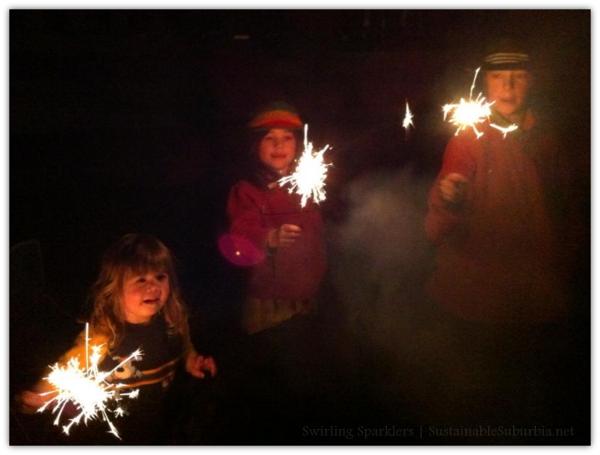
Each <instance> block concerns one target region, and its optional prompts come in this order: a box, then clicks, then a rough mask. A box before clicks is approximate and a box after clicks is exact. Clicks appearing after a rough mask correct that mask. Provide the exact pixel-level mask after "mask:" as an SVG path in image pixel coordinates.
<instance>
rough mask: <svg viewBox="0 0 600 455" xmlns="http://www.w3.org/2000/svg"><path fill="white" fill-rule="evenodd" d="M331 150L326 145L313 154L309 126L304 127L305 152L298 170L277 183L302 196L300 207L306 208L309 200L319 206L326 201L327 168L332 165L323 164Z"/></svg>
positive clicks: (297, 167)
mask: <svg viewBox="0 0 600 455" xmlns="http://www.w3.org/2000/svg"><path fill="white" fill-rule="evenodd" d="M327 149H329V145H326V146H325V147H323V148H322V149H321V150H319V151H318V152H313V144H312V142H308V125H304V151H303V152H302V155H301V156H300V159H299V160H298V164H297V166H296V170H295V172H294V173H293V174H291V175H288V176H286V177H283V178H281V179H279V180H278V181H277V183H279V186H284V185H286V184H288V183H289V184H290V188H289V192H290V193H292V192H294V191H295V192H296V193H297V194H299V195H300V196H302V200H301V201H300V205H301V206H302V207H305V206H306V202H307V201H308V198H310V197H312V199H313V200H314V201H315V202H316V203H317V204H318V203H319V202H321V201H324V200H325V189H324V187H325V178H326V177H327V168H328V167H329V166H330V165H331V163H324V162H323V154H324V153H325V152H326V151H327Z"/></svg>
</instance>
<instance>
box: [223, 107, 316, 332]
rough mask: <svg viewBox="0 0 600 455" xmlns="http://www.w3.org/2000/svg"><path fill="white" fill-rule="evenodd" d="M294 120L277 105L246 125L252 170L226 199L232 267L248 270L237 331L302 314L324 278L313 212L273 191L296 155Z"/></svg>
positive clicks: (312, 207)
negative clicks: (247, 268)
mask: <svg viewBox="0 0 600 455" xmlns="http://www.w3.org/2000/svg"><path fill="white" fill-rule="evenodd" d="M302 126H303V123H302V120H301V119H300V116H299V115H298V113H297V112H296V110H295V109H294V108H293V107H291V106H290V105H288V104H286V103H283V102H275V103H271V104H269V105H267V106H266V107H264V108H263V109H261V110H259V111H258V113H257V114H256V115H255V116H254V117H253V118H252V120H251V121H250V122H249V124H248V127H249V129H250V132H251V135H252V141H251V142H252V145H251V150H250V151H251V153H252V155H253V157H252V158H253V161H254V163H255V168H254V169H253V170H252V172H251V173H250V175H249V176H248V178H247V179H244V180H241V181H239V182H238V183H236V184H235V185H234V186H233V188H232V189H231V191H230V194H229V200H228V205H227V212H228V216H229V220H230V232H229V234H230V238H231V239H233V242H234V243H235V245H236V248H235V256H236V257H235V262H236V263H238V264H242V265H246V266H249V270H248V287H247V294H246V299H245V302H244V304H243V309H242V327H243V329H244V331H245V332H246V333H248V334H254V333H258V332H260V331H263V330H265V329H269V328H272V327H275V326H277V325H279V324H280V323H282V322H284V321H286V320H289V319H291V318H293V317H296V316H298V315H303V314H307V313H310V312H311V311H312V309H313V306H314V303H313V302H314V297H315V294H316V292H317V290H318V288H319V284H320V282H321V280H322V278H323V275H324V273H325V252H324V241H323V222H322V219H321V215H320V213H319V211H318V206H316V205H315V204H311V203H309V204H308V205H307V206H306V207H304V208H302V207H301V206H300V199H299V196H298V195H296V194H290V193H289V192H288V191H287V190H286V189H284V188H281V187H280V186H279V185H278V184H277V180H279V179H280V178H281V177H284V176H286V175H288V174H289V173H290V171H291V169H292V167H293V164H294V160H295V159H296V157H297V155H298V154H299V152H300V151H301V150H300V149H301V144H302V141H301V137H300V133H301V130H302Z"/></svg>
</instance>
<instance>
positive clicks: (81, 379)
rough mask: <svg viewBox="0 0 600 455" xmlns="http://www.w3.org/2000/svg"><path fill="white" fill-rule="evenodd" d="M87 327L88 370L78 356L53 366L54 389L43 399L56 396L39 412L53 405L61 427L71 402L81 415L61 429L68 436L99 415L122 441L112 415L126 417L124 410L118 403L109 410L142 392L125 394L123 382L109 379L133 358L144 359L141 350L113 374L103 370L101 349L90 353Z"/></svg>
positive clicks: (51, 379)
mask: <svg viewBox="0 0 600 455" xmlns="http://www.w3.org/2000/svg"><path fill="white" fill-rule="evenodd" d="M88 330H89V327H88V324H86V326H85V369H83V368H81V367H80V365H79V359H78V358H77V357H71V358H70V359H69V360H68V362H67V365H66V366H60V365H58V363H57V364H55V365H53V366H51V367H50V369H51V372H50V374H49V375H48V377H46V378H45V379H46V380H47V381H48V382H49V383H50V384H51V385H52V386H53V388H54V390H52V391H50V392H45V393H42V394H41V395H42V396H46V395H51V394H56V396H55V397H54V398H52V399H51V400H49V401H47V402H46V403H44V405H43V406H41V407H40V408H39V409H38V410H37V412H40V413H41V412H44V411H45V410H46V409H47V408H48V407H49V406H50V405H52V404H54V407H53V408H52V414H56V418H55V419H54V425H59V423H60V418H61V415H62V412H63V411H64V409H65V406H66V405H67V404H68V403H69V402H71V403H72V404H73V405H75V407H76V408H77V410H78V411H79V414H77V415H76V416H75V417H73V418H72V419H70V421H69V424H68V425H63V427H62V429H63V432H64V433H65V434H66V435H69V431H70V429H71V427H72V426H73V425H77V424H79V423H80V422H81V420H82V419H83V422H84V423H85V424H87V422H88V421H90V420H94V419H96V418H98V417H99V416H101V417H102V420H104V421H105V422H106V423H107V425H108V427H109V433H111V434H113V435H114V436H115V437H117V438H118V439H121V437H120V435H119V432H118V431H117V428H116V427H115V425H114V424H113V423H112V421H111V420H110V418H109V414H113V415H114V417H123V415H124V414H125V411H124V410H123V408H121V407H120V406H119V405H118V404H117V406H116V407H115V408H114V409H113V408H112V407H110V405H111V402H112V401H114V402H115V403H118V402H119V401H121V399H122V397H128V398H130V399H135V398H137V397H138V395H139V389H134V390H131V391H129V392H122V391H121V389H122V388H123V387H125V385H124V384H121V383H111V382H109V381H107V378H108V377H109V376H110V375H112V373H114V372H115V371H116V370H117V369H118V368H120V367H121V366H123V365H124V364H125V363H127V362H129V361H130V360H132V359H136V360H139V359H140V358H141V356H142V351H141V350H140V349H137V350H136V351H134V352H132V353H131V354H130V355H129V357H127V358H126V359H125V360H123V361H122V362H120V363H119V364H118V365H117V366H116V367H114V368H113V369H112V370H110V371H100V370H99V369H98V363H99V361H100V358H101V354H100V351H101V348H102V346H92V347H91V349H92V353H91V355H90V353H89V347H88V343H89V338H88V333H89V332H88Z"/></svg>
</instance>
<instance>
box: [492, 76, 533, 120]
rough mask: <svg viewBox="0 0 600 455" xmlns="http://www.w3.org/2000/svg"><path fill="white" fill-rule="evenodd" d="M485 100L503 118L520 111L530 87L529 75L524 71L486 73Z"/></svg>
mask: <svg viewBox="0 0 600 455" xmlns="http://www.w3.org/2000/svg"><path fill="white" fill-rule="evenodd" d="M485 85H486V89H487V98H488V100H490V101H496V102H495V103H494V109H495V110H496V111H498V112H499V113H500V114H502V115H504V116H505V117H509V116H511V115H513V114H515V113H518V112H519V111H521V109H522V108H523V107H524V106H525V101H526V98H527V94H528V93H529V88H530V87H531V73H530V72H529V71H526V70H502V71H487V72H486V73H485Z"/></svg>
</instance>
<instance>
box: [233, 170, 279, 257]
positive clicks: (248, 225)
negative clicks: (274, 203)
mask: <svg viewBox="0 0 600 455" xmlns="http://www.w3.org/2000/svg"><path fill="white" fill-rule="evenodd" d="M263 199H264V198H263V197H262V194H261V191H260V190H259V189H258V188H256V187H255V186H253V185H251V184H250V183H248V182H244V181H242V182H239V183H237V184H235V185H234V186H233V188H232V189H231V191H230V193H229V200H228V202H227V214H228V216H229V222H230V233H231V234H235V235H239V236H242V237H245V238H246V239H248V240H250V241H251V242H252V243H253V244H254V245H255V246H256V247H257V248H259V249H261V250H262V249H264V248H265V247H266V242H267V234H268V232H269V229H268V228H267V227H266V226H264V225H263V222H262V217H261V206H262V204H263Z"/></svg>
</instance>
